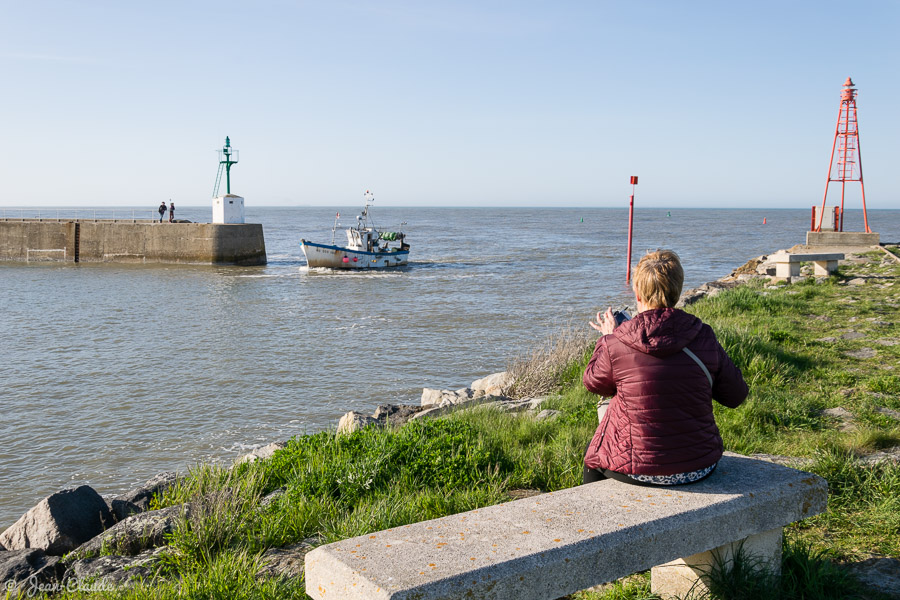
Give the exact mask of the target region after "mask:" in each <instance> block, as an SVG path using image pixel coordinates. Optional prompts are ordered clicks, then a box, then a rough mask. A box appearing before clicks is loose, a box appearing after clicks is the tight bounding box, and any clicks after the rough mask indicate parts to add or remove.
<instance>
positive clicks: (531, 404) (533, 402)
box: [522, 397, 547, 411]
mask: <svg viewBox="0 0 900 600" xmlns="http://www.w3.org/2000/svg"><path fill="white" fill-rule="evenodd" d="M522 401H523V402H528V410H532V411H535V410H537V409H539V408H540V407H541V405H543V404H544V402H546V401H547V398H546V397H545V398H523V400H522Z"/></svg>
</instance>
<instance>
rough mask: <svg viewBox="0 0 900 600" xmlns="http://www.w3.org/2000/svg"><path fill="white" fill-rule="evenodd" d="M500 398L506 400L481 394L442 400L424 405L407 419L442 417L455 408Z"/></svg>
mask: <svg viewBox="0 0 900 600" xmlns="http://www.w3.org/2000/svg"><path fill="white" fill-rule="evenodd" d="M501 400H506V398H500V397H499V396H481V397H480V398H472V399H467V400H465V401H462V400H460V401H457V402H455V403H450V402H444V403H441V404H440V405H437V406H434V405H433V406H429V407H426V408H425V409H424V410H422V411H420V412H417V413H416V414H414V415H413V416H412V417H410V419H409V420H410V421H414V420H416V419H422V418H425V417H442V416H444V415H446V414H450V413H451V412H454V411H457V410H462V409H469V408H474V407H476V406H481V405H482V404H490V403H493V402H499V401H501Z"/></svg>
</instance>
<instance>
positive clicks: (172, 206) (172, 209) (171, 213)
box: [169, 201, 175, 223]
mask: <svg viewBox="0 0 900 600" xmlns="http://www.w3.org/2000/svg"><path fill="white" fill-rule="evenodd" d="M174 218H175V203H174V202H172V201H169V223H171V222H172V220H173V219H174Z"/></svg>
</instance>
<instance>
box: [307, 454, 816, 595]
mask: <svg viewBox="0 0 900 600" xmlns="http://www.w3.org/2000/svg"><path fill="white" fill-rule="evenodd" d="M826 496H827V484H826V482H825V481H824V480H823V479H822V478H820V477H817V476H815V475H812V474H810V473H805V472H802V471H797V470H794V469H790V468H788V467H783V466H780V465H776V464H772V463H767V462H763V461H760V460H755V459H751V458H747V457H743V456H739V455H731V454H727V455H726V456H724V457H723V458H722V460H721V462H720V463H719V467H718V468H717V469H716V472H715V473H714V474H713V475H712V476H710V477H709V478H708V479H706V480H704V481H702V482H699V483H696V484H693V485H689V486H681V487H673V488H651V487H640V486H635V485H628V484H625V483H620V482H617V481H612V480H607V481H601V482H597V483H593V484H589V485H584V486H579V487H575V488H571V489H567V490H561V491H558V492H552V493H549V494H543V495H540V496H535V497H531V498H525V499H522V500H516V501H513V502H507V503H505V504H500V505H496V506H489V507H486V508H483V509H479V510H473V511H470V512H466V513H460V514H457V515H453V516H449V517H443V518H440V519H435V520H432V521H424V522H421V523H414V524H410V525H405V526H402V527H397V528H394V529H387V530H384V531H379V532H375V533H372V534H369V535H364V536H360V537H356V538H351V539H347V540H343V541H340V542H335V543H332V544H327V545H325V546H321V547H319V548H316V549H315V550H313V551H311V552H310V553H309V554H307V555H306V568H305V574H306V593H307V594H308V595H309V596H311V597H312V598H315V599H316V600H326V599H327V600H335V599H363V598H365V599H392V600H399V599H404V600H412V599H417V600H426V599H427V600H451V599H462V598H479V599H484V600H507V599H508V600H528V599H548V600H549V599H554V598H559V597H560V596H564V595H566V594H571V593H573V592H576V591H578V590H582V589H586V588H589V587H592V586H594V585H598V584H600V583H605V582H607V581H612V580H615V579H618V578H620V577H624V576H627V575H630V574H631V573H635V572H637V571H642V570H646V569H650V568H651V567H656V566H662V565H664V564H665V563H670V562H671V561H673V560H676V559H679V558H684V557H693V556H694V555H697V554H699V553H704V552H708V551H711V550H713V549H716V548H720V547H722V548H726V547H728V546H729V545H730V544H731V543H732V542H737V541H739V540H745V539H748V538H749V544H750V547H749V548H747V547H745V549H749V550H750V551H751V552H754V549H753V548H752V546H753V544H754V543H755V541H756V540H754V539H753V538H758V539H760V540H761V543H762V553H764V554H768V555H769V556H768V558H767V561H768V562H770V563H771V562H772V552H773V548H772V547H773V540H774V539H775V536H776V535H777V542H778V545H777V552H778V556H779V557H780V552H781V546H780V539H781V538H780V533H781V528H782V527H783V526H785V525H787V524H789V523H792V522H794V521H798V520H800V519H804V518H806V517H809V516H812V515H815V514H817V513H819V512H822V511H823V510H824V509H825V502H826ZM685 562H687V561H685ZM775 562H777V561H775ZM692 564H693V563H689V562H688V563H687V564H682V565H678V564H674V565H673V564H669V565H665V567H663V569H664V570H663V571H660V572H659V573H657V572H654V573H653V576H654V577H656V576H657V575H658V576H659V579H660V581H661V582H662V583H661V584H659V585H656V586H654V591H655V592H656V593H660V594H661V595H664V596H666V595H671V593H683V590H684V589H685V588H684V585H686V583H685V582H689V583H690V584H693V583H694V582H696V581H697V575H696V573H693V572H687V571H690V569H691V567H690V566H689V565H692ZM686 570H687V571H686Z"/></svg>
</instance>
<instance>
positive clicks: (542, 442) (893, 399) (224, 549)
mask: <svg viewBox="0 0 900 600" xmlns="http://www.w3.org/2000/svg"><path fill="white" fill-rule="evenodd" d="M870 257H871V260H870V262H869V263H867V264H861V265H848V266H844V267H841V269H840V270H839V272H838V273H837V274H836V275H835V276H832V277H831V278H829V279H828V280H826V281H824V282H820V283H815V282H813V281H807V282H804V283H799V284H794V285H784V286H778V287H776V288H772V289H770V288H766V287H764V284H763V283H760V282H754V283H750V284H747V285H744V286H741V287H738V288H735V289H733V290H730V291H726V292H723V293H720V294H719V295H717V296H715V297H713V298H708V299H705V300H703V301H701V302H699V303H697V304H695V305H692V306H691V307H689V309H688V310H689V311H690V312H693V313H695V314H697V315H698V316H700V317H701V318H703V319H704V321H706V322H708V323H710V324H711V325H712V326H713V328H714V329H715V331H716V332H717V334H718V336H719V339H720V341H721V342H722V344H723V346H725V348H726V350H727V351H728V352H729V354H730V355H731V356H732V358H733V359H734V361H735V362H736V363H737V364H738V366H739V367H740V368H741V369H742V370H743V373H744V376H745V378H746V380H747V382H748V383H749V385H750V390H751V392H750V397H749V399H748V401H747V402H746V403H745V404H744V405H743V406H741V407H740V408H738V409H737V410H729V409H724V408H721V407H717V412H716V416H717V420H718V423H719V426H720V429H721V431H722V435H723V438H724V440H725V445H726V447H727V448H728V449H730V450H733V451H736V452H740V453H743V454H753V453H766V454H777V455H784V456H792V457H803V458H806V459H809V462H808V463H807V464H805V465H804V468H805V469H806V470H809V471H812V472H815V473H818V474H819V475H821V476H823V477H825V478H826V479H827V480H828V483H829V488H830V492H829V493H830V497H829V506H828V510H827V512H826V513H825V514H823V515H820V516H817V517H814V518H811V519H808V520H806V521H804V522H802V523H798V524H794V525H793V526H791V527H788V528H787V529H786V531H785V533H786V541H785V565H784V571H785V577H783V578H782V581H781V583H779V584H772V585H771V586H770V587H765V586H767V585H769V583H768V582H766V581H765V580H763V579H760V578H759V577H752V578H750V579H746V580H742V579H741V573H733V574H732V578H731V580H730V583H729V582H728V581H726V587H727V585H728V584H730V585H732V587H733V588H736V589H739V590H742V591H741V592H740V593H737V592H734V591H731V592H728V591H726V592H724V593H723V594H722V595H721V596H720V597H782V598H852V597H855V596H854V590H856V589H857V588H856V586H855V585H853V584H852V582H851V581H849V580H848V579H847V577H846V575H845V574H844V572H843V571H841V570H838V569H836V568H835V567H834V566H833V564H832V561H835V562H840V561H848V560H854V559H860V558H865V557H868V556H871V555H885V556H892V557H900V535H898V534H900V466H898V465H897V464H896V463H893V464H891V463H881V464H879V465H875V466H871V465H866V464H865V463H863V462H860V461H859V460H858V458H859V457H861V456H865V455H867V454H871V453H873V452H875V451H878V450H880V449H884V448H888V447H894V446H900V421H898V420H897V419H896V418H893V417H891V416H888V415H886V414H883V413H881V412H879V409H882V408H887V409H892V410H894V411H900V368H898V367H900V325H898V324H897V319H896V315H897V312H898V306H900V285H893V284H894V283H895V282H898V281H900V265H898V264H897V263H894V262H887V261H883V260H882V258H883V254H881V255H879V254H873V255H870ZM859 276H863V277H867V280H866V283H865V284H864V285H859V286H848V285H846V281H847V280H848V279H851V278H853V277H859ZM851 330H852V331H854V332H858V333H859V334H862V336H855V335H846V334H847V333H849V332H850V331H851ZM842 335H843V336H844V338H855V339H844V338H842V337H841V336H842ZM823 338H826V339H832V341H819V340H822V339H823ZM879 342H880V343H879ZM892 342H897V343H898V345H888V344H890V343H892ZM583 348H585V347H584V346H578V351H577V352H576V354H578V355H579V358H578V360H577V361H576V362H574V363H569V364H567V365H564V366H562V367H560V368H558V369H557V370H556V372H555V373H554V374H553V377H552V378H551V379H552V380H553V381H554V382H555V383H557V384H558V387H557V391H556V392H555V393H554V394H553V396H552V398H551V399H550V400H549V401H548V402H547V403H546V404H545V406H544V407H545V408H555V409H557V410H560V411H562V414H561V415H560V416H558V417H557V418H556V419H553V420H548V421H540V422H538V421H535V420H534V419H533V417H531V416H529V415H525V414H521V415H520V414H506V413H500V412H497V411H490V410H484V409H475V410H468V411H463V412H459V413H456V414H454V415H452V416H450V417H447V418H444V419H440V420H435V421H416V422H413V423H410V424H408V425H406V426H404V427H402V428H399V429H396V430H379V429H375V428H368V429H365V430H362V431H359V432H356V433H354V434H352V435H349V436H343V437H336V436H335V435H334V433H333V432H322V433H318V434H315V435H309V436H304V437H298V438H295V439H293V440H291V442H290V444H289V445H288V447H287V448H286V449H285V450H283V451H280V452H278V453H277V454H276V455H275V456H274V457H273V458H271V459H269V460H266V461H258V462H256V463H251V464H246V465H242V466H240V467H238V468H235V469H233V470H230V471H229V470H228V469H224V468H218V467H209V466H205V467H199V468H197V469H196V470H194V471H193V472H192V473H191V476H190V477H188V478H186V479H185V480H184V481H183V482H182V483H181V484H180V485H178V487H177V488H175V489H174V490H172V491H170V492H169V493H167V494H166V496H165V497H164V498H163V499H161V502H160V505H163V506H168V505H173V504H177V503H181V502H187V501H191V502H195V503H196V505H197V506H199V507H200V508H199V510H197V511H195V513H194V514H193V516H192V517H191V518H190V519H189V520H185V521H184V522H183V523H182V524H181V525H180V527H179V528H178V531H177V532H176V533H175V534H174V535H173V536H172V537H171V540H170V545H169V547H168V552H167V553H166V555H165V559H164V561H163V563H162V566H161V571H160V572H161V575H162V576H165V577H167V578H172V579H174V578H177V582H176V581H172V580H169V581H165V580H160V581H158V582H157V583H148V584H143V585H139V586H137V587H134V588H132V589H130V590H126V591H121V592H116V593H114V594H112V596H114V597H120V598H144V597H155V598H209V597H213V598H305V597H306V596H305V594H304V591H303V583H302V581H300V580H299V579H298V578H295V579H279V578H268V577H263V576H258V575H257V572H258V571H259V569H260V555H261V553H262V552H263V551H265V550H266V549H268V548H273V547H280V546H285V545H289V544H294V543H297V542H300V541H302V540H311V539H312V540H314V542H313V543H315V544H318V543H327V542H331V541H335V540H339V539H342V538H346V537H350V536H355V535H361V534H364V533H367V532H370V531H376V530H379V529H384V528H388V527H396V526H398V525H402V524H405V523H410V522H415V521H421V520H425V519H431V518H435V517H439V516H443V515H447V514H452V513H455V512H459V511H465V510H470V509H474V508H477V507H479V506H484V505H488V504H493V503H498V502H503V501H506V500H509V499H511V498H513V497H515V496H516V490H523V489H536V490H542V491H550V490H556V489H561V488H567V487H570V486H574V485H578V484H579V483H580V478H581V458H582V451H583V449H584V446H585V444H586V443H587V440H589V439H590V437H591V435H592V433H593V430H594V427H595V426H596V412H595V409H594V403H595V400H596V399H595V397H593V396H592V395H591V394H589V393H587V392H586V391H585V390H584V389H583V386H581V384H580V374H581V371H582V369H583V365H584V363H585V361H586V359H587V356H588V354H589V350H587V351H582V349H583ZM863 348H871V349H874V351H875V357H873V358H854V357H853V356H851V355H848V352H854V351H859V350H862V349H863ZM862 356H866V353H862ZM836 407H843V408H844V409H846V410H847V411H849V413H851V414H852V420H845V421H840V420H838V419H837V418H835V417H831V416H829V415H828V414H827V413H824V412H823V411H825V409H829V408H836ZM278 488H284V490H285V493H284V494H283V495H281V496H279V497H277V498H276V499H275V500H274V501H272V502H270V503H268V504H267V505H265V506H262V505H261V503H260V500H261V498H263V497H264V496H265V495H266V494H269V493H270V492H272V491H273V490H276V489H278ZM751 584H752V585H755V586H757V588H756V589H755V590H754V589H751ZM760 586H762V588H764V589H760ZM110 595H111V594H110V593H108V592H106V593H104V597H109V596H110ZM67 597H79V598H80V597H88V595H87V594H79V593H71V594H68V595H67ZM576 597H577V598H580V599H584V600H588V599H590V600H594V599H600V598H604V599H608V600H612V599H634V600H636V599H638V598H649V597H652V596H650V594H649V576H648V575H647V574H643V575H637V576H633V577H631V578H628V579H627V580H625V581H623V582H619V583H617V584H614V585H612V586H609V587H608V588H607V589H606V590H605V591H592V592H582V593H579V594H577V595H576ZM864 597H867V598H876V597H877V595H871V594H870V595H866V596H864Z"/></svg>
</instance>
